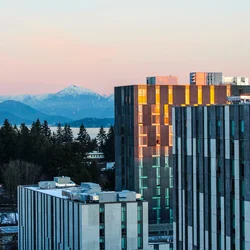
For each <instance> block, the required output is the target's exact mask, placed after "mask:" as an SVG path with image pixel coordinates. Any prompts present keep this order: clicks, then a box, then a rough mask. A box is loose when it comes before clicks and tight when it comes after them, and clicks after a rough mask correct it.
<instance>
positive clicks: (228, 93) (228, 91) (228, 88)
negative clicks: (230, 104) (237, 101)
mask: <svg viewBox="0 0 250 250" xmlns="http://www.w3.org/2000/svg"><path fill="white" fill-rule="evenodd" d="M227 96H231V86H230V85H227Z"/></svg>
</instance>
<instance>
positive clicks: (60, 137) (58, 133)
mask: <svg viewBox="0 0 250 250" xmlns="http://www.w3.org/2000/svg"><path fill="white" fill-rule="evenodd" d="M56 142H57V143H58V144H62V143H63V130H62V126H61V123H60V122H59V123H58V125H57V131H56Z"/></svg>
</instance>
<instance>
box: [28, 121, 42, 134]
mask: <svg viewBox="0 0 250 250" xmlns="http://www.w3.org/2000/svg"><path fill="white" fill-rule="evenodd" d="M41 130H42V125H41V123H40V120H39V119H37V120H36V122H33V123H32V125H31V130H30V134H31V135H32V136H39V135H40V134H41Z"/></svg>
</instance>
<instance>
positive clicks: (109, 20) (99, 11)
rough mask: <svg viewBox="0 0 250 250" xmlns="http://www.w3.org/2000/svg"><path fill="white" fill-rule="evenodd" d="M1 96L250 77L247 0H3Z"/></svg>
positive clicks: (106, 91) (249, 8)
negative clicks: (195, 76)
mask: <svg viewBox="0 0 250 250" xmlns="http://www.w3.org/2000/svg"><path fill="white" fill-rule="evenodd" d="M0 11H1V15H0V34H1V35H0V95H4V94H24V93H30V94H39V93H50V92H56V91H59V90H61V89H62V88H65V87H67V86H69V85H72V84H76V85H80V86H82V87H86V88H90V89H92V90H94V91H96V92H98V93H101V94H109V93H113V87H114V86H115V85H129V84H138V83H144V82H145V78H146V76H152V75H169V74H171V75H178V76H179V81H180V83H188V81H189V72H192V71H222V72H223V73H224V75H226V76H234V75H235V76H250V28H249V27H250V14H249V12H250V1H249V0H204V1H202V0H172V1H168V0H126V1H125V0H42V1H40V0H6V1H4V0H2V1H1V2H0Z"/></svg>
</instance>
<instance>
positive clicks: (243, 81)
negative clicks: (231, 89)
mask: <svg viewBox="0 0 250 250" xmlns="http://www.w3.org/2000/svg"><path fill="white" fill-rule="evenodd" d="M223 83H224V84H235V85H249V79H248V77H245V76H233V77H226V76H224V77H223Z"/></svg>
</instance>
